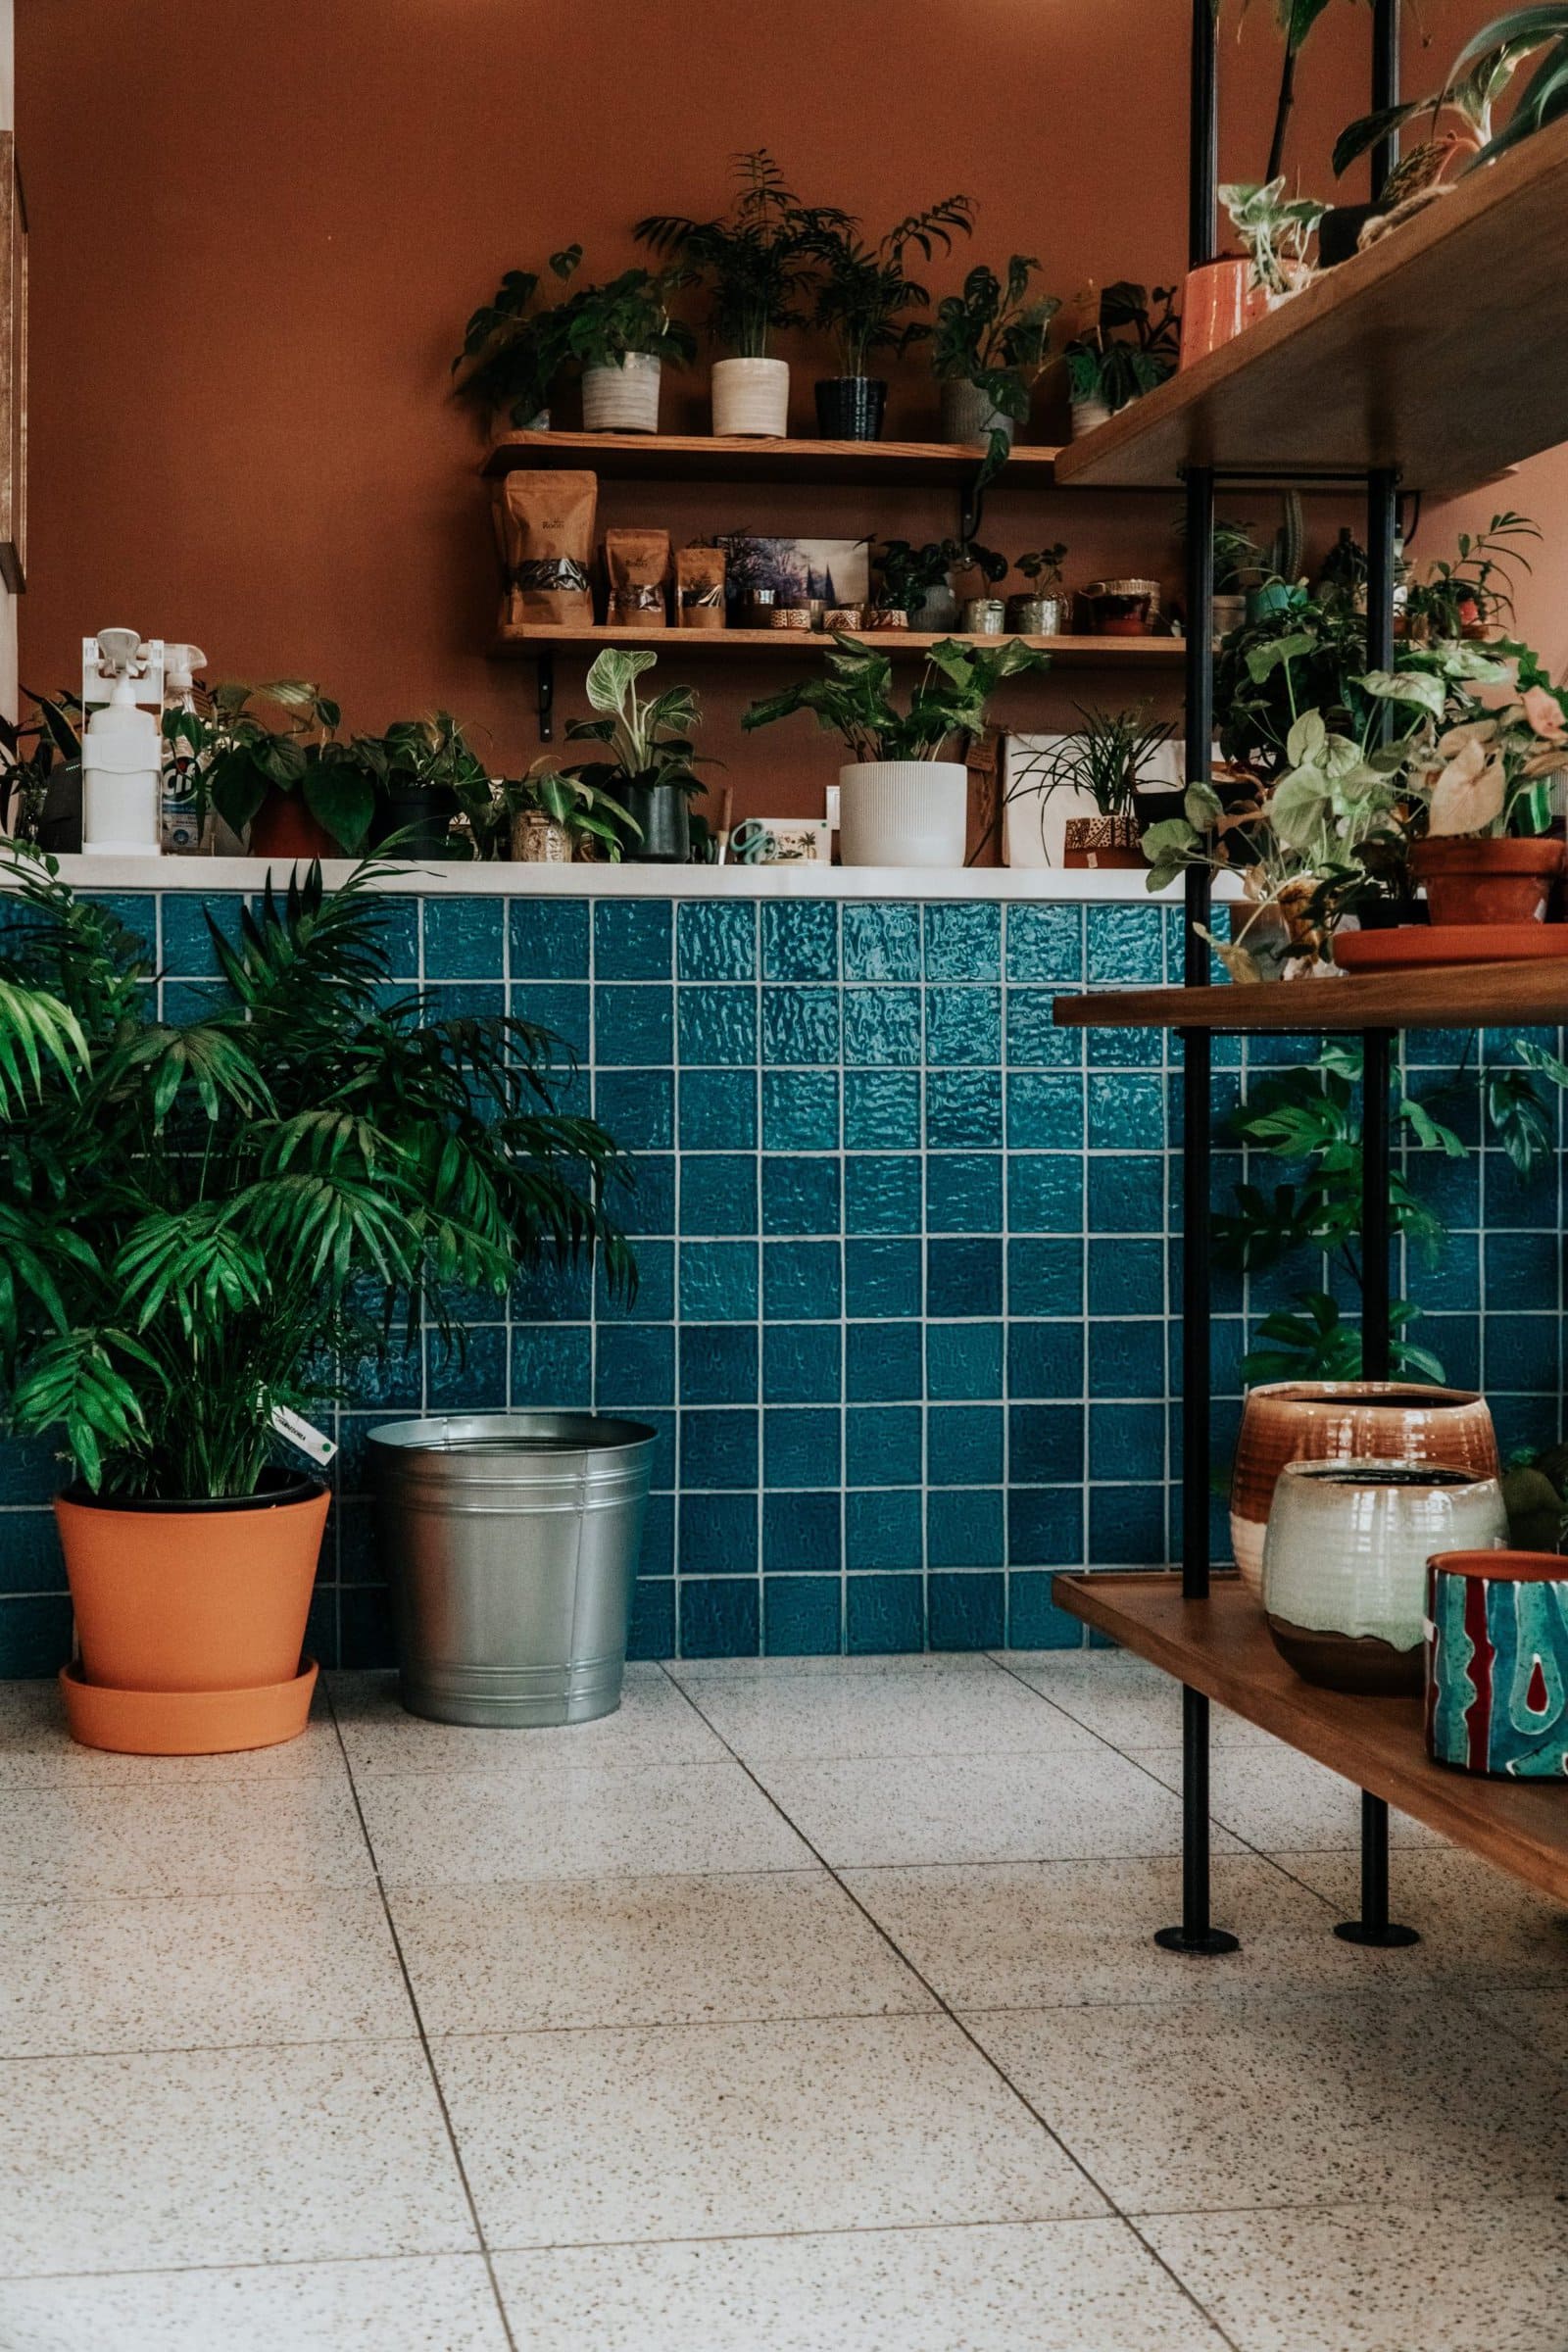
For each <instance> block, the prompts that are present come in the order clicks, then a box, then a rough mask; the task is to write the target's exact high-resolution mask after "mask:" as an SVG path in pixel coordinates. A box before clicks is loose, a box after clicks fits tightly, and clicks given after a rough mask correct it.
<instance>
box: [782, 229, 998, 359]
mask: <svg viewBox="0 0 1568 2352" xmlns="http://www.w3.org/2000/svg"><path fill="white" fill-rule="evenodd" d="M973 226H974V207H973V205H972V204H971V202H970V200H969V198H968V197H967V196H944V197H942V198H941V199H940V201H939V202H938V203H936V204H933V205H928V206H927V207H926V209H925V211H924V212H923V213H909V214H907V216H906V218H905V219H904V220H902V221H897V222H895V224H894V226H893V227H892V228H890V229H889V230H888V232H887V234H886V235H885V236H883V237H881V238H879V239H878V240H877V242H876V243H875V244H872V243H870V242H869V241H868V240H867V239H866V238H865V237H864V235H863V234H862V233H861V226H860V222H859V221H857V220H855V219H854V218H853V217H852V216H850V215H848V214H840V215H837V216H833V217H829V216H827V215H824V216H823V217H822V219H821V220H820V221H818V222H817V223H816V224H815V225H814V226H813V227H812V228H811V229H810V230H809V233H808V235H807V237H806V240H805V248H804V250H805V251H806V253H807V254H808V255H809V258H810V260H811V261H812V263H813V264H814V266H815V270H816V275H815V279H814V287H815V291H814V296H813V300H812V306H811V323H812V325H813V326H815V327H817V328H819V329H820V330H821V331H822V332H823V333H825V334H829V335H831V336H832V338H833V343H834V347H835V349H836V351H837V353H838V360H839V368H840V372H841V373H842V374H844V375H847V376H854V375H867V374H869V372H870V363H871V360H872V358H873V356H874V355H875V354H877V353H878V352H888V353H890V354H891V355H892V356H893V357H894V358H895V359H902V358H903V357H904V356H905V354H906V353H907V351H908V350H909V349H910V348H911V346H912V345H914V344H916V343H923V342H926V341H928V340H929V338H930V336H931V332H932V329H931V325H930V322H929V320H927V319H913V318H910V317H909V316H908V314H909V313H910V312H912V311H923V310H925V309H926V308H927V307H928V305H929V303H930V300H931V295H930V291H929V289H928V288H927V287H926V286H924V285H922V284H921V283H920V281H919V280H918V279H917V278H913V277H911V276H910V275H909V262H910V259H911V256H913V255H915V254H918V255H919V256H920V257H921V258H922V259H923V260H925V261H928V262H929V261H932V260H934V259H935V257H936V254H937V251H938V249H939V248H940V249H941V250H942V251H943V252H944V253H945V252H947V251H949V250H950V249H951V247H952V244H953V240H954V237H955V236H956V235H961V236H968V235H969V234H970V232H971V230H972V228H973Z"/></svg>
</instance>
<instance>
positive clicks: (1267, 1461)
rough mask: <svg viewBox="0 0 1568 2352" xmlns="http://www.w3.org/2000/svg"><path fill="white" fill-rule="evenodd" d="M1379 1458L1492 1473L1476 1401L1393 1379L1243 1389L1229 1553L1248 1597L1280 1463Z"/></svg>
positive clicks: (1487, 1416) (1493, 1445) (1254, 1585)
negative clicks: (1231, 1553)
mask: <svg viewBox="0 0 1568 2352" xmlns="http://www.w3.org/2000/svg"><path fill="white" fill-rule="evenodd" d="M1376 1457H1381V1458H1383V1459H1384V1460H1390V1459H1393V1458H1395V1457H1397V1458H1398V1459H1400V1460H1402V1461H1413V1462H1433V1463H1437V1464H1439V1465H1440V1466H1441V1467H1443V1468H1445V1469H1449V1470H1463V1471H1466V1472H1467V1473H1469V1475H1471V1476H1472V1477H1483V1476H1485V1477H1493V1478H1495V1476H1496V1475H1497V1469H1498V1464H1497V1440H1496V1436H1495V1432H1494V1430H1493V1426H1492V1415H1491V1412H1490V1411H1489V1410H1488V1407H1487V1402H1486V1399H1485V1397H1480V1396H1478V1395H1477V1394H1476V1392H1475V1390H1473V1389H1445V1388H1439V1387H1437V1386H1436V1385H1435V1384H1433V1383H1430V1382H1420V1381H1401V1380H1310V1381H1309V1380H1280V1381H1266V1382H1264V1383H1263V1384H1262V1385H1260V1386H1259V1387H1257V1388H1255V1389H1250V1390H1249V1392H1248V1396H1247V1401H1246V1403H1245V1405H1244V1406H1243V1409H1242V1427H1241V1433H1240V1435H1239V1437H1238V1438H1237V1441H1236V1460H1235V1465H1234V1467H1233V1469H1232V1472H1231V1506H1230V1507H1231V1550H1232V1552H1233V1553H1234V1555H1235V1559H1236V1565H1237V1567H1238V1568H1239V1569H1240V1570H1241V1573H1242V1582H1243V1583H1244V1584H1245V1585H1246V1587H1247V1589H1248V1591H1249V1592H1250V1593H1254V1594H1256V1593H1261V1591H1262V1584H1263V1531H1264V1529H1265V1527H1266V1526H1267V1524H1268V1515H1269V1509H1270V1506H1271V1504H1272V1503H1273V1500H1274V1490H1275V1488H1276V1486H1277V1485H1278V1483H1279V1477H1280V1472H1281V1471H1282V1470H1283V1469H1284V1467H1285V1465H1286V1463H1287V1462H1299V1461H1326V1462H1349V1461H1357V1460H1361V1459H1368V1458H1376Z"/></svg>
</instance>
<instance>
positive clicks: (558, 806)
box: [459, 752, 640, 864]
mask: <svg viewBox="0 0 1568 2352" xmlns="http://www.w3.org/2000/svg"><path fill="white" fill-rule="evenodd" d="M480 784H482V787H483V789H482V790H481V789H480ZM459 798H460V800H461V802H462V807H463V813H464V815H465V816H466V818H467V820H468V827H469V831H470V833H471V835H472V838H473V844H474V855H475V856H476V857H478V858H506V857H508V856H509V855H510V851H511V841H512V828H513V825H514V822H515V819H516V818H517V817H519V816H528V815H538V816H543V817H546V818H548V820H549V821H550V823H551V824H553V825H559V826H560V827H561V829H562V831H563V832H564V833H565V834H566V835H567V836H568V837H569V839H570V840H571V841H572V843H573V844H576V843H578V842H591V843H592V844H593V846H594V849H595V851H596V853H597V854H598V855H600V856H602V857H603V858H607V859H608V860H609V861H610V863H611V864H616V863H618V862H619V859H620V856H621V850H622V846H623V844H624V842H625V840H626V838H627V836H628V835H630V836H631V837H632V839H634V840H635V839H636V838H637V836H638V834H639V832H640V827H639V826H638V825H637V824H636V822H635V820H634V819H633V818H632V816H631V815H630V813H629V812H628V811H627V810H626V809H623V808H622V806H621V804H620V802H619V801H617V800H616V799H615V797H614V795H613V793H609V792H605V791H602V790H600V789H599V788H598V787H597V786H595V785H593V784H590V783H588V782H587V781H586V780H585V778H584V777H583V776H582V775H580V774H577V773H575V772H563V771H562V769H561V768H560V766H559V765H558V763H557V760H556V756H555V754H554V753H550V752H547V753H545V754H544V755H543V756H542V757H541V758H540V759H538V760H535V761H534V763H533V765H532V766H531V767H530V768H529V769H528V770H527V771H526V773H525V774H523V775H520V776H485V777H483V778H482V779H480V780H479V783H476V784H473V785H469V786H467V787H466V788H464V789H462V790H461V791H460V795H459Z"/></svg>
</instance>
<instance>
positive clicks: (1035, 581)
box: [1018, 539, 1067, 596]
mask: <svg viewBox="0 0 1568 2352" xmlns="http://www.w3.org/2000/svg"><path fill="white" fill-rule="evenodd" d="M1066 561H1067V542H1066V540H1065V539H1057V540H1055V541H1054V542H1053V544H1052V545H1051V546H1050V547H1041V548H1034V549H1032V550H1031V551H1030V553H1029V554H1028V555H1026V556H1020V557H1019V558H1018V569H1019V570H1020V571H1021V572H1022V573H1023V576H1024V578H1025V579H1026V580H1027V581H1028V582H1029V585H1030V587H1031V588H1032V589H1033V590H1034V592H1035V594H1036V595H1037V596H1053V595H1059V594H1060V592H1061V587H1062V578H1061V567H1062V565H1063V564H1065V563H1066Z"/></svg>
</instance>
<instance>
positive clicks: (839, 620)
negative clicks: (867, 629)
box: [822, 605, 865, 636]
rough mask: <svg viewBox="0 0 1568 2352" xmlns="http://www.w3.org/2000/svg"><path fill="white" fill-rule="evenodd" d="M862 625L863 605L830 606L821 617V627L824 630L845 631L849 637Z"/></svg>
mask: <svg viewBox="0 0 1568 2352" xmlns="http://www.w3.org/2000/svg"><path fill="white" fill-rule="evenodd" d="M864 623H865V608H864V606H863V605H830V606H829V608H828V610H827V612H826V613H824V614H823V615H822V626H823V627H824V628H825V629H828V630H833V629H847V630H848V631H849V632H850V634H851V636H853V635H854V634H855V632H856V630H857V629H858V628H862V627H863V626H864Z"/></svg>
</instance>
